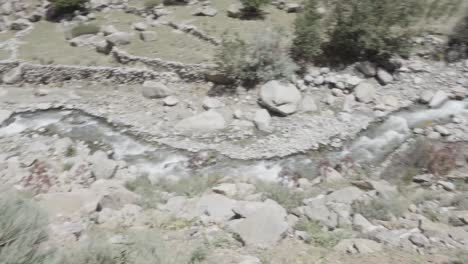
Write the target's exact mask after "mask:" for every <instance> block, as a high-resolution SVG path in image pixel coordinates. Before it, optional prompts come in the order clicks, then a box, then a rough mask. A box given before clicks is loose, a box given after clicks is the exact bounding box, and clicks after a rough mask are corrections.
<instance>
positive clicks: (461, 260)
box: [449, 251, 468, 264]
mask: <svg viewBox="0 0 468 264" xmlns="http://www.w3.org/2000/svg"><path fill="white" fill-rule="evenodd" d="M466 263H468V253H467V252H465V251H461V252H459V253H458V254H456V257H455V258H454V259H453V260H451V261H450V262H449V264H466Z"/></svg>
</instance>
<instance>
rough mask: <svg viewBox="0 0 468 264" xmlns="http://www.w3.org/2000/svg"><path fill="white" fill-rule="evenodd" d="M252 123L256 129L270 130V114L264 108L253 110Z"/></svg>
mask: <svg viewBox="0 0 468 264" xmlns="http://www.w3.org/2000/svg"><path fill="white" fill-rule="evenodd" d="M254 123H255V126H256V127H257V129H258V130H261V131H270V130H271V127H270V123H271V116H270V113H268V111H267V110H265V109H260V110H257V111H256V112H255V117H254Z"/></svg>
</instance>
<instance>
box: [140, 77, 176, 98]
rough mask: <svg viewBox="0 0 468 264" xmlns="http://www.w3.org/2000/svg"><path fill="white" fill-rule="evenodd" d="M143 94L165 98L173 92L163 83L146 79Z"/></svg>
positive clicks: (147, 96) (149, 96)
mask: <svg viewBox="0 0 468 264" xmlns="http://www.w3.org/2000/svg"><path fill="white" fill-rule="evenodd" d="M142 92H143V96H144V97H146V98H150V99H153V98H165V97H167V96H169V95H171V94H172V92H171V90H169V88H168V87H167V86H166V85H165V84H163V83H161V82H156V81H145V82H144V83H143V89H142Z"/></svg>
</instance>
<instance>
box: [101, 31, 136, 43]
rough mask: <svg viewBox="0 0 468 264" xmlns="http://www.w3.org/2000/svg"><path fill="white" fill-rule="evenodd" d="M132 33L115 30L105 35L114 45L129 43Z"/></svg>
mask: <svg viewBox="0 0 468 264" xmlns="http://www.w3.org/2000/svg"><path fill="white" fill-rule="evenodd" d="M131 38H132V35H131V34H129V33H127V32H116V33H112V34H110V35H108V36H106V40H107V41H108V42H109V43H111V44H112V45H114V46H123V45H128V44H130V42H131V41H130V40H131Z"/></svg>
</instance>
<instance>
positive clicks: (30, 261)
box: [0, 192, 51, 264]
mask: <svg viewBox="0 0 468 264" xmlns="http://www.w3.org/2000/svg"><path fill="white" fill-rule="evenodd" d="M46 239H47V219H46V216H45V215H44V214H43V213H42V212H41V211H40V210H39V209H38V208H37V207H36V206H35V205H34V204H33V203H31V202H29V201H28V200H26V199H23V198H21V197H19V196H18V195H17V194H15V193H12V192H2V193H0V263H3V264H46V263H48V262H47V261H48V259H49V257H50V253H51V252H47V251H44V250H41V249H40V247H39V246H40V244H41V243H42V242H44V241H45V240H46Z"/></svg>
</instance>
